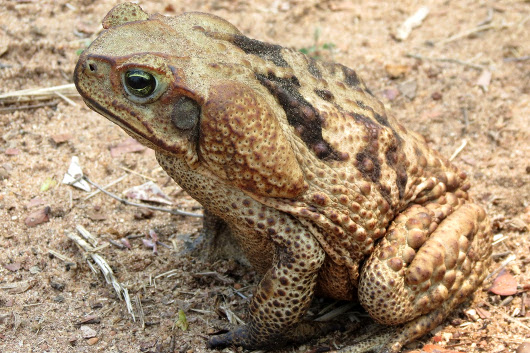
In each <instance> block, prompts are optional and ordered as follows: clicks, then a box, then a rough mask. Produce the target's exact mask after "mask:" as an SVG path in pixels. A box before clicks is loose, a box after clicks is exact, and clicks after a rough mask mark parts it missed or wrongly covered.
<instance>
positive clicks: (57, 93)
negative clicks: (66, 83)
mask: <svg viewBox="0 0 530 353" xmlns="http://www.w3.org/2000/svg"><path fill="white" fill-rule="evenodd" d="M53 93H55V94H56V95H58V96H59V97H60V98H61V99H62V100H64V101H65V102H66V103H68V104H70V105H71V106H73V107H75V106H77V103H76V102H74V101H73V100H71V99H70V98H68V97H67V96H65V95H64V94H62V93H61V92H57V91H55V92H53Z"/></svg>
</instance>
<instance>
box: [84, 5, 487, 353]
mask: <svg viewBox="0 0 530 353" xmlns="http://www.w3.org/2000/svg"><path fill="white" fill-rule="evenodd" d="M103 27H104V28H105V30H104V31H103V32H102V33H101V34H100V35H99V37H98V38H97V39H96V40H95V41H94V42H93V43H92V44H91V45H90V47H89V48H87V49H86V50H85V51H84V52H83V53H82V55H81V57H80V58H79V62H78V63H77V67H76V69H75V73H74V80H75V84H76V87H77V90H78V91H79V93H80V94H81V96H82V97H83V99H84V101H85V102H86V104H87V105H88V106H89V107H90V108H91V109H93V110H94V111H96V112H98V113H100V114H101V115H103V116H105V117H106V118H107V119H109V120H111V121H112V122H114V123H116V124H117V125H118V126H120V127H121V128H122V129H124V130H125V131H126V132H127V133H128V134H130V135H131V136H133V137H134V138H136V139H137V140H138V141H140V142H141V143H143V144H144V145H146V146H148V147H150V148H152V149H154V150H155V152H156V158H157V160H158V162H159V163H160V165H161V166H162V167H163V168H164V170H165V171H166V172H167V173H168V174H169V175H170V176H171V177H172V178H173V179H174V180H175V181H176V182H177V183H178V184H179V185H180V186H181V187H182V188H184V189H185V190H186V191H187V192H188V193H189V194H190V195H191V196H192V197H193V198H195V199H196V200H198V201H199V202H200V203H201V204H202V205H203V206H204V208H205V210H206V211H207V212H208V214H211V215H213V216H215V217H217V218H219V219H221V220H222V221H223V222H224V224H226V225H227V226H228V227H229V229H230V232H231V234H232V236H233V238H234V239H235V240H234V241H236V242H237V243H238V244H239V246H240V247H241V249H242V251H243V252H244V253H245V254H246V257H247V258H248V259H249V261H250V262H251V263H252V265H253V266H254V267H255V268H256V269H257V271H258V272H260V273H261V274H262V277H261V280H260V282H259V284H258V285H257V287H256V289H255V292H254V295H253V296H252V299H251V301H250V304H249V308H248V321H247V322H246V324H245V325H243V326H241V327H238V328H235V329H233V330H232V331H229V332H228V333H224V334H220V335H216V336H213V337H212V338H211V339H210V340H209V342H208V345H209V347H211V348H221V347H226V346H230V345H236V346H242V347H244V348H246V349H271V348H275V347H278V346H280V345H282V344H286V343H292V342H301V341H304V340H307V339H310V338H311V337H314V336H316V335H318V334H320V333H322V332H325V331H326V330H327V328H328V327H331V326H332V325H330V324H327V323H321V322H311V321H307V320H305V319H304V316H305V315H306V312H307V310H308V307H309V305H310V302H311V300H312V298H313V297H314V296H315V295H319V296H325V297H329V298H334V299H339V300H349V301H359V302H360V304H361V305H362V306H363V307H364V308H365V309H366V311H367V312H368V313H369V315H370V316H371V317H372V318H373V319H374V320H375V321H376V322H378V323H380V324H383V325H388V326H389V327H390V328H389V329H385V330H382V331H380V332H378V333H377V334H374V336H372V337H369V338H366V339H364V340H361V341H360V342H359V343H358V344H356V345H353V346H351V347H346V348H344V349H343V350H342V351H341V352H365V351H369V350H377V351H380V352H398V351H400V350H401V347H402V346H403V345H404V344H406V343H408V342H410V341H412V340H414V339H416V338H418V337H421V336H422V335H424V334H426V333H428V332H429V331H430V330H432V329H434V328H435V327H436V326H437V325H439V324H440V323H441V322H442V321H443V320H444V318H445V317H447V315H448V314H449V313H450V312H451V311H453V310H454V309H455V308H456V307H457V306H458V305H459V304H460V303H462V302H463V301H464V300H465V299H466V298H467V297H469V296H470V295H471V294H472V293H473V291H474V290H476V289H477V287H478V286H479V285H480V284H481V282H482V280H483V279H484V277H485V275H486V269H487V266H488V262H489V261H490V254H491V230H490V226H489V222H488V219H487V217H486V214H485V212H484V210H483V209H482V208H481V207H480V206H478V205H477V204H476V203H474V202H473V201H472V199H471V197H470V196H469V194H468V189H469V186H470V185H469V182H468V181H467V180H466V175H465V174H464V173H463V172H460V171H459V170H458V169H457V168H456V167H455V166H454V165H452V164H451V163H450V162H449V161H448V160H447V159H446V158H444V157H442V156H441V155H440V154H439V153H437V152H436V151H434V150H433V149H431V148H429V147H428V146H427V144H426V142H425V140H424V139H423V138H422V137H421V136H420V135H418V134H416V133H414V132H412V131H409V130H407V129H406V128H405V127H404V126H403V125H401V124H400V123H399V122H398V121H397V120H396V119H395V118H394V117H393V116H392V114H391V113H390V112H387V111H386V110H385V107H384V106H383V104H382V103H381V102H380V101H379V100H378V99H377V98H376V97H375V96H374V94H373V93H372V92H371V91H370V90H369V89H368V88H367V87H366V85H365V84H364V82H363V81H362V79H361V78H360V77H359V76H358V75H357V73H356V72H355V71H354V70H352V69H350V68H348V67H346V66H343V65H341V64H337V63H331V62H324V61H319V60H316V59H314V58H311V57H308V56H306V55H304V54H302V53H300V52H298V51H295V50H292V49H288V48H283V47H281V46H279V45H275V44H269V43H264V42H261V41H258V40H254V39H250V38H248V37H246V36H244V35H243V34H242V33H241V32H240V31H239V30H238V29H237V28H236V27H234V26H233V25H232V24H230V23H229V22H227V21H225V20H223V19H222V18H219V17H216V16H213V15H210V14H205V13H184V14H182V15H180V16H177V17H166V16H162V15H160V14H154V15H149V14H147V13H145V12H144V11H143V10H142V9H141V8H140V7H139V6H138V5H136V4H131V3H125V4H121V5H118V6H116V7H115V8H114V9H112V10H111V11H110V12H109V14H108V15H107V16H106V17H105V19H104V20H103Z"/></svg>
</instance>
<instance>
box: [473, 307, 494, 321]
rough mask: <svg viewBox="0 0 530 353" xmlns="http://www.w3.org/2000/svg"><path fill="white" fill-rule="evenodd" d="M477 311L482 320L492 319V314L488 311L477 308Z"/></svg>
mask: <svg viewBox="0 0 530 353" xmlns="http://www.w3.org/2000/svg"><path fill="white" fill-rule="evenodd" d="M476 311H477V314H478V316H479V317H480V318H481V319H489V318H490V317H491V313H490V312H489V311H487V310H486V309H482V308H476Z"/></svg>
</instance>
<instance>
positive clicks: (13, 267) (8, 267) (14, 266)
mask: <svg viewBox="0 0 530 353" xmlns="http://www.w3.org/2000/svg"><path fill="white" fill-rule="evenodd" d="M21 267H22V265H21V264H20V262H13V263H12V264H7V265H4V268H5V269H6V270H9V271H11V272H17V271H18V270H20V268H21Z"/></svg>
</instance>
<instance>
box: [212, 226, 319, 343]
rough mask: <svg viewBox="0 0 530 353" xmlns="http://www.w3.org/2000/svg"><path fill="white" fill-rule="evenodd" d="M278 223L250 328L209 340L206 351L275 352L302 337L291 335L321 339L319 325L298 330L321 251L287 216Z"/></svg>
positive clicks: (251, 309) (251, 307) (272, 233)
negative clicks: (235, 348) (269, 264)
mask: <svg viewBox="0 0 530 353" xmlns="http://www.w3.org/2000/svg"><path fill="white" fill-rule="evenodd" d="M281 220H283V221H284V223H283V224H277V226H276V227H274V228H269V229H268V236H269V237H270V239H271V241H272V242H274V244H275V247H276V251H275V254H274V260H273V265H272V267H271V268H270V269H269V270H268V271H267V272H266V273H265V275H264V276H263V278H262V280H261V282H260V283H259V285H258V287H257V288H256V291H255V293H254V296H253V298H252V300H251V302H250V305H249V320H248V323H247V324H246V325H245V326H242V327H240V328H237V329H235V330H233V331H230V332H228V333H226V334H222V335H218V336H214V337H212V338H211V339H210V340H209V342H208V346H209V347H210V348H221V347H226V346H229V345H237V346H242V347H244V348H246V349H263V348H273V347H277V346H280V345H282V344H286V343H289V342H293V341H299V340H300V339H301V337H292V334H293V333H294V334H299V335H304V336H306V337H304V338H309V337H311V336H314V335H316V334H318V333H319V332H318V331H319V329H320V328H319V326H318V325H311V326H312V327H313V328H312V329H308V328H304V329H300V327H298V326H299V325H300V322H301V319H302V317H303V316H304V315H305V313H306V311H307V309H308V307H309V305H310V302H311V299H312V297H313V292H314V288H315V285H316V281H317V274H318V271H319V269H320V267H321V266H322V263H323V262H324V257H325V253H324V250H323V249H322V248H321V247H320V245H319V243H318V241H317V240H316V239H315V238H314V237H313V235H312V234H311V233H310V232H309V231H308V230H306V229H304V228H303V227H302V226H301V225H300V224H299V223H298V221H296V220H295V219H293V218H291V217H289V216H287V217H286V216H284V217H282V218H281ZM278 223H280V222H278ZM302 326H305V325H302ZM308 327H309V325H308ZM311 331H313V332H311Z"/></svg>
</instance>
